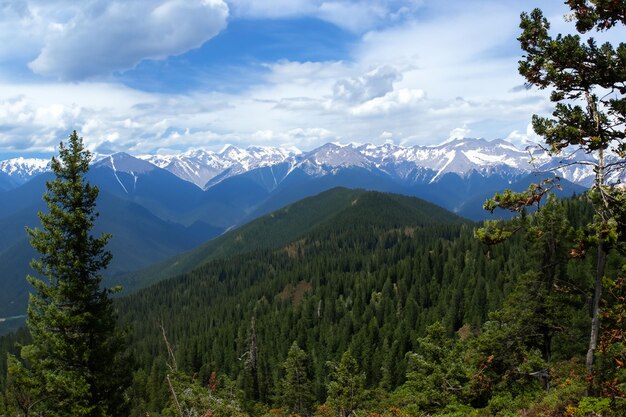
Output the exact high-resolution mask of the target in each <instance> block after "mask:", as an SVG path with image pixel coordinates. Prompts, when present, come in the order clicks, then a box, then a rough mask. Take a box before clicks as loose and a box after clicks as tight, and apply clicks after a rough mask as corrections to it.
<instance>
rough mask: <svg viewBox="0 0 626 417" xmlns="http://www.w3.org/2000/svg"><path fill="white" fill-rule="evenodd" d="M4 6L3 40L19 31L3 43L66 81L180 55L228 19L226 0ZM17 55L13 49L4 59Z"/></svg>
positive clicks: (45, 72) (33, 67)
mask: <svg viewBox="0 0 626 417" xmlns="http://www.w3.org/2000/svg"><path fill="white" fill-rule="evenodd" d="M0 11H2V12H3V14H4V15H6V16H9V15H12V16H13V17H14V19H12V20H10V19H5V20H9V21H10V22H11V23H10V24H9V26H8V27H3V28H2V29H0V40H8V39H9V38H10V37H11V36H12V33H14V32H17V33H18V36H17V39H13V42H5V43H3V44H4V45H11V44H14V45H15V44H16V45H17V47H18V48H22V49H24V50H25V51H26V52H24V53H23V54H25V55H27V56H32V57H33V58H34V59H33V60H32V61H31V62H30V63H29V67H30V69H31V70H32V71H33V72H35V73H37V74H42V75H51V76H54V77H57V78H60V79H64V80H82V79H86V78H90V77H98V76H102V75H108V74H111V73H112V72H115V71H123V70H127V69H130V68H133V67H134V66H136V65H137V64H138V63H139V62H141V61H142V60H145V59H163V58H166V57H168V56H172V55H178V54H182V53H184V52H186V51H189V50H190V49H193V48H197V47H199V46H201V45H202V44H203V43H204V42H206V41H207V40H209V39H211V38H212V37H214V36H215V35H216V34H218V33H219V32H220V31H221V30H222V29H223V28H224V27H225V26H226V20H227V18H228V6H227V5H226V3H224V2H223V1H222V0H186V1H183V0H142V1H122V0H115V1H107V0H90V1H84V2H69V1H64V0H55V1H48V2H43V1H37V0H31V1H30V2H29V3H26V2H25V1H20V7H19V8H18V9H17V11H16V10H15V8H14V7H13V8H11V9H10V10H9V9H7V8H2V9H0ZM18 13H19V18H18V19H15V17H16V15H17V14H18ZM17 26H19V28H18V27H17ZM15 49H17V48H15ZM16 54H17V52H16V51H9V52H7V55H9V56H8V57H6V56H5V57H4V58H5V59H8V58H15V55H16ZM0 57H1V56H0Z"/></svg>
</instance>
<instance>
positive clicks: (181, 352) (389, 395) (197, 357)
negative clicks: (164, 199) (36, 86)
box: [0, 0, 626, 417]
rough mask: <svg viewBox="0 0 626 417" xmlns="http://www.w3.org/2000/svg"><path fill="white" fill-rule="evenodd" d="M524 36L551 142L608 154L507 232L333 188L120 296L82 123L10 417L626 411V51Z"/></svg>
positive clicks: (61, 171)
mask: <svg viewBox="0 0 626 417" xmlns="http://www.w3.org/2000/svg"><path fill="white" fill-rule="evenodd" d="M567 4H568V5H569V6H570V8H571V11H572V15H571V16H570V19H572V20H573V21H575V23H576V28H577V30H578V32H579V34H580V35H584V34H585V33H587V32H589V31H591V30H598V31H607V30H611V29H612V28H614V27H615V26H620V25H621V26H623V25H624V24H626V14H625V11H626V6H625V5H624V4H623V2H615V1H610V0H598V1H595V2H587V1H582V0H581V1H578V0H571V1H568V2H567ZM520 28H521V30H522V33H521V35H520V38H519V41H520V45H521V47H522V50H523V51H524V55H523V57H522V60H521V61H520V64H519V71H520V74H522V75H523V76H524V77H525V79H526V81H527V83H528V87H529V88H530V87H535V88H540V89H548V90H549V91H550V92H551V100H552V102H553V104H554V112H553V114H552V117H548V118H546V117H540V116H534V117H533V128H534V130H535V132H536V133H537V134H539V135H541V136H542V137H543V138H544V140H545V147H546V151H547V152H549V153H550V154H552V155H562V152H564V150H566V149H572V148H575V149H577V150H579V151H582V152H584V153H594V155H597V156H598V158H597V163H596V162H594V163H593V164H595V165H594V167H593V168H594V171H595V173H596V176H595V180H594V184H593V186H592V187H591V189H590V190H589V191H588V192H586V193H584V194H582V195H572V196H571V197H570V198H567V199H562V200H558V199H557V198H556V197H555V196H554V194H553V191H555V190H556V188H558V187H559V185H558V178H557V179H554V178H550V179H548V180H545V181H542V182H540V183H538V184H531V185H530V186H529V187H528V189H527V190H526V191H523V192H513V191H510V190H507V191H504V192H502V193H498V194H496V195H494V196H493V198H491V199H489V200H487V201H486V202H485V205H484V208H485V209H486V210H488V211H491V212H497V211H503V212H511V213H513V218H512V219H510V220H489V221H485V222H483V223H473V222H469V221H467V220H465V219H462V218H460V217H458V216H456V215H454V214H453V213H450V212H448V211H446V210H444V209H441V208H439V207H437V206H435V205H433V204H430V203H427V202H425V201H422V200H420V199H417V198H412V197H404V196H399V195H394V194H385V193H379V192H373V191H364V190H349V189H345V188H335V189H332V190H330V191H326V192H324V193H322V194H319V195H317V196H315V197H312V198H310V199H308V200H303V201H302V202H299V203H296V204H293V205H290V206H287V207H285V208H283V209H281V210H278V211H276V212H274V213H271V214H269V215H268V216H266V217H264V218H261V219H259V220H257V221H256V222H252V223H250V224H249V225H247V226H243V227H241V228H240V229H235V230H233V231H231V232H230V233H228V234H225V235H224V236H223V237H222V238H220V239H218V240H216V241H215V242H217V243H212V244H208V245H206V246H202V247H200V248H198V249H197V250H196V252H194V253H193V256H187V257H181V258H177V259H178V260H177V261H174V262H175V263H176V262H183V260H184V265H178V266H176V265H174V266H172V265H169V266H168V268H172V269H170V270H175V269H176V268H177V267H180V269H179V271H181V272H179V273H178V274H176V275H175V276H170V277H168V278H166V279H163V278H165V277H162V276H157V275H158V274H156V273H155V276H154V277H150V276H149V277H145V276H144V277H142V278H141V280H145V281H141V282H139V281H137V282H135V286H136V287H137V288H139V287H143V288H141V289H137V290H136V291H135V292H132V293H129V294H121V296H119V297H115V298H114V293H116V292H118V291H119V288H112V289H107V288H103V286H102V285H101V280H102V276H101V274H100V271H101V270H102V269H103V268H105V267H106V266H107V265H108V263H109V261H110V260H111V255H110V253H109V252H107V251H106V244H107V242H108V240H109V239H111V236H109V235H106V234H104V235H101V236H92V235H91V234H90V232H91V229H92V227H93V224H94V222H95V221H96V218H97V207H96V201H97V196H98V189H97V187H93V186H91V185H90V184H88V183H87V182H86V181H85V174H86V172H87V171H88V170H89V163H90V161H91V155H90V153H89V152H88V151H86V150H85V148H84V146H83V143H82V139H81V138H79V137H78V135H77V133H76V132H74V133H73V134H72V135H71V136H70V139H69V141H68V142H67V144H62V145H61V147H60V156H59V157H58V158H55V159H54V160H53V163H52V169H53V172H54V174H55V179H54V180H52V181H50V182H49V183H48V185H47V189H46V194H45V195H44V201H45V202H46V203H47V205H48V209H49V212H47V213H43V214H40V220H41V228H33V229H28V234H29V236H30V238H31V243H32V245H33V247H34V248H35V249H36V250H37V252H38V253H39V255H40V257H39V258H38V259H36V260H35V261H34V262H33V264H32V266H33V268H34V269H35V271H37V272H38V273H39V276H42V277H44V278H37V277H29V278H28V280H29V282H30V283H31V285H32V286H33V287H34V289H33V292H32V295H31V298H30V302H29V310H28V319H27V327H26V328H24V329H20V330H19V331H17V332H16V333H13V334H10V335H7V336H4V337H2V338H0V351H1V352H2V357H3V358H6V360H2V361H1V362H0V390H1V393H2V395H1V397H0V415H5V416H94V417H95V416H98V417H103V416H126V415H128V416H136V417H139V416H154V417H157V416H171V417H175V416H180V417H186V416H216V417H217V416H253V417H260V416H266V417H270V416H271V417H287V416H294V415H297V416H302V417H310V416H318V417H331V416H339V417H351V416H354V417H362V416H368V417H378V416H402V417H426V416H440V417H444V416H446V417H461V416H470V417H472V416H473V417H482V416H485V417H486V416H500V417H509V416H526V417H531V416H537V417H539V416H546V417H557V416H559V417H560V416H563V417H587V416H601V417H619V416H625V415H626V192H625V189H624V187H623V184H614V183H613V184H612V183H608V181H607V179H606V176H605V173H607V172H610V171H614V170H621V169H624V162H623V160H624V158H626V143H625V140H626V131H624V125H625V124H626V98H624V96H625V91H626V85H625V83H626V45H625V44H624V43H621V44H619V45H618V46H617V47H613V46H612V45H611V44H610V43H606V44H603V45H598V44H596V43H595V41H594V40H593V39H590V40H586V39H583V38H581V36H580V35H566V36H562V35H558V36H556V37H552V36H551V35H550V33H549V29H550V22H549V21H548V20H547V19H546V18H545V17H544V15H543V13H542V12H541V11H540V10H538V9H535V10H534V11H532V12H531V13H523V14H522V16H521V24H520ZM607 91H609V93H608V94H605V93H606V92H607ZM609 152H612V153H614V154H616V155H618V156H619V157H620V158H621V162H618V163H614V162H610V163H609V162H606V161H607V160H605V153H609ZM585 163H587V164H591V162H589V161H586V162H585ZM555 187H556V188H555ZM312 207H313V208H312ZM307 219H308V221H307ZM311 219H315V220H314V221H313V220H311ZM113 238H114V237H113ZM220 244H221V245H222V246H219V245H220ZM163 265H165V264H163ZM183 266H184V268H183ZM162 268H165V266H162ZM138 276H141V275H138ZM136 279H139V278H136ZM141 283H143V285H140V284H141ZM147 284H151V285H147Z"/></svg>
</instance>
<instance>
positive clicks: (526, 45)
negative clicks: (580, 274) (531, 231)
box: [486, 0, 626, 372]
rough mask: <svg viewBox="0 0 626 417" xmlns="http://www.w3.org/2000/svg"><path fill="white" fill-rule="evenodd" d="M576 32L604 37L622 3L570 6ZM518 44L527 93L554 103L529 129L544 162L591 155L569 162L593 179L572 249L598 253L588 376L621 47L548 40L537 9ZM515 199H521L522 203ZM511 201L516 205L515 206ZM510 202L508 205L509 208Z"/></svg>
mask: <svg viewBox="0 0 626 417" xmlns="http://www.w3.org/2000/svg"><path fill="white" fill-rule="evenodd" d="M567 3H568V5H569V6H570V8H571V10H572V12H573V14H572V18H573V19H575V20H576V27H577V29H578V31H579V32H581V33H585V32H587V31H590V30H592V29H595V30H607V29H609V28H611V27H613V26H615V25H617V24H619V23H621V24H626V20H625V19H624V16H625V12H626V5H624V3H623V2H611V1H592V2H589V1H587V0H569V1H567ZM520 28H521V29H522V34H521V36H520V37H519V38H518V39H519V41H520V44H521V47H522V49H523V50H524V53H525V54H524V56H523V59H522V60H521V61H520V63H519V72H520V74H521V75H522V76H524V77H525V78H526V81H527V83H528V84H527V85H528V86H535V87H538V88H540V89H546V88H550V89H551V90H552V91H551V95H550V99H551V100H552V101H553V102H554V103H555V110H554V112H553V114H552V115H553V117H552V118H550V117H540V116H537V115H534V116H533V119H532V124H533V129H534V130H535V132H536V133H537V134H539V135H540V136H543V138H544V139H545V143H546V150H547V151H548V152H549V153H550V154H551V155H561V156H566V157H567V156H571V155H573V153H574V152H581V153H587V154H593V155H594V156H595V161H597V162H592V161H591V160H588V159H585V161H582V162H576V161H574V162H570V163H567V165H572V164H583V165H590V166H592V167H593V169H594V172H595V174H596V177H595V182H594V186H593V187H592V190H591V193H590V196H591V199H592V201H593V203H594V209H595V214H596V217H595V219H594V222H593V223H592V224H591V225H589V227H588V229H587V230H588V231H587V233H586V234H585V235H581V239H580V245H579V249H578V250H577V251H576V252H574V253H577V254H580V255H582V254H584V253H585V252H586V251H587V250H588V248H589V247H590V246H592V245H595V246H596V247H597V267H596V274H595V285H594V296H593V302H592V309H591V311H592V321H591V334H590V338H589V349H588V352H587V360H586V363H587V369H588V371H589V372H591V371H592V369H593V358H594V353H595V350H596V346H597V341H598V331H599V317H600V299H601V295H602V279H603V277H604V274H605V266H606V257H607V253H608V251H609V250H610V249H611V248H612V247H614V245H615V243H616V241H617V240H618V239H619V233H620V231H622V232H623V230H620V228H622V226H620V225H619V222H618V220H617V219H616V209H618V208H619V206H620V204H619V203H618V202H617V196H618V195H619V194H620V191H619V189H617V188H616V187H615V186H614V185H615V184H610V183H609V182H608V181H607V176H608V175H609V174H610V173H611V172H614V171H615V170H620V169H623V168H624V166H625V163H624V161H623V160H618V161H616V162H615V161H613V162H612V161H610V160H609V159H607V156H608V154H609V152H613V153H615V154H617V155H618V156H619V157H620V158H624V157H626V131H624V123H625V122H626V43H620V44H619V45H617V47H614V46H613V45H611V44H610V43H608V42H607V43H604V44H602V45H598V44H597V42H596V41H595V40H594V38H593V37H589V38H588V39H586V40H582V39H581V37H580V36H579V35H565V36H564V35H560V34H559V35H558V36H556V37H552V36H551V35H550V33H549V30H550V23H549V22H548V20H547V19H546V18H545V17H544V16H543V13H542V12H541V10H539V9H535V10H533V11H532V13H530V14H528V13H522V15H521V23H520ZM535 191H537V190H532V189H531V190H529V192H528V193H526V195H523V194H518V193H509V195H508V196H507V195H503V196H496V197H499V199H500V201H498V198H496V199H494V200H492V201H491V202H488V203H487V204H486V208H488V209H490V210H493V209H494V208H495V207H496V206H507V205H508V206H509V207H507V208H511V206H512V205H514V204H517V205H518V207H519V208H520V210H522V207H523V206H524V205H530V204H533V203H534V202H535V201H536V199H540V198H541V196H542V195H543V193H542V192H535ZM520 197H528V198H529V199H525V198H521V199H520ZM515 200H517V201H515ZM511 203H514V204H511Z"/></svg>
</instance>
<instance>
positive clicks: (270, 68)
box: [0, 0, 551, 154]
mask: <svg viewBox="0 0 626 417" xmlns="http://www.w3.org/2000/svg"><path fill="white" fill-rule="evenodd" d="M1 1H2V0H0V4H2V3H1ZM54 1H55V2H58V1H61V0H54ZM193 1H194V3H193V4H195V5H199V4H200V3H199V0H193ZM139 3H142V4H143V5H145V4H148V0H146V2H139ZM166 3H167V4H171V6H170V7H174V10H181V13H183V15H181V16H183V17H184V16H186V14H185V13H187V9H185V8H184V7H182V6H180V5H181V4H183V3H181V2H174V1H173V0H168V1H167V2H166V1H164V0H163V1H160V2H159V3H158V4H161V5H162V4H166ZM235 3H236V4H235ZM323 3H324V2H323V1H314V0H293V1H291V0H290V1H288V2H287V1H285V2H283V3H281V2H280V1H278V2H269V1H268V2H264V1H254V2H252V1H244V0H237V1H236V2H235V1H233V2H231V3H230V6H231V11H232V12H233V14H236V15H237V16H239V17H242V16H246V17H254V16H257V17H258V16H261V15H262V13H266V14H267V15H268V16H274V17H279V16H283V15H281V13H283V14H288V13H291V15H294V14H298V13H300V14H308V15H310V16H316V15H318V14H319V13H320V9H321V7H322V4H323ZM326 3H328V2H326ZM334 3H336V2H334ZM352 3H353V2H351V3H350V4H352ZM409 3H410V2H407V3H406V4H407V5H408V6H407V9H406V10H404V11H402V10H401V9H402V7H403V6H402V5H401V2H388V4H390V5H391V6H389V7H387V8H385V9H384V10H385V13H387V17H385V18H384V20H385V22H387V23H388V26H386V27H378V29H377V30H375V31H370V32H368V33H367V34H365V35H363V36H362V37H361V40H360V42H358V43H357V45H355V48H354V49H353V50H352V51H351V54H350V55H349V59H346V60H344V61H328V62H296V61H287V60H283V61H278V62H268V63H265V64H264V65H265V68H266V70H267V73H266V74H265V75H264V78H262V80H261V82H260V83H258V84H256V85H253V86H251V87H249V88H247V89H245V90H244V91H242V92H238V93H232V94H226V93H216V92H209V91H195V92H191V93H186V94H163V93H162V94H159V93H146V92H140V91H136V90H133V89H130V88H126V87H123V86H121V85H117V84H111V83H105V82H100V83H95V82H79V83H60V82H50V83H47V84H46V83H39V84H4V85H3V84H2V83H1V82H0V152H5V153H6V152H10V151H15V150H18V149H19V150H21V149H25V150H26V149H28V150H39V151H45V150H50V149H53V147H54V146H56V145H57V144H58V142H59V140H60V139H63V138H65V137H66V134H67V132H68V131H69V130H70V129H74V128H75V129H77V130H79V131H80V132H81V133H82V134H83V135H84V137H85V140H86V142H87V144H88V146H89V147H90V149H92V150H96V149H100V150H105V149H108V150H113V151H116V150H125V151H129V152H131V153H137V154H139V153H149V152H155V151H158V150H160V149H161V150H167V151H168V152H175V151H176V150H185V149H188V148H210V149H216V148H217V149H219V148H220V147H221V146H222V145H223V144H226V143H233V144H237V145H244V146H245V145H246V144H268V145H269V144H287V145H295V146H297V147H299V148H301V149H303V150H307V149H311V148H312V147H314V146H317V145H321V144H323V143H325V142H329V141H342V142H350V141H355V142H374V143H383V142H384V141H386V140H390V139H393V140H394V142H397V143H401V144H435V143H439V142H441V141H442V140H444V139H446V138H450V137H458V136H460V135H462V136H467V135H468V134H469V132H470V131H471V134H472V135H473V136H476V137H485V138H488V139H490V138H509V139H510V140H513V141H517V142H524V141H526V140H532V139H533V137H532V132H529V131H528V129H527V126H528V124H529V122H530V118H531V115H532V114H534V113H538V114H548V113H549V111H550V108H551V104H550V103H549V102H548V101H547V98H546V95H545V93H544V92H537V91H535V90H519V89H514V87H515V86H517V85H520V84H522V82H523V80H522V79H521V77H520V76H519V75H517V69H516V67H517V60H518V59H519V54H520V53H519V51H517V50H516V49H515V47H514V46H515V45H516V41H515V37H516V36H517V32H518V29H517V20H518V15H519V10H518V9H519V6H515V7H511V6H506V5H502V2H496V1H495V0H489V1H485V2H479V1H478V0H468V1H467V2H452V3H451V4H448V3H446V4H445V7H449V9H450V10H449V11H448V12H447V13H446V14H445V15H439V14H436V13H432V14H428V13H427V15H428V18H419V19H418V18H414V17H412V14H411V13H412V11H414V10H415V9H416V8H418V7H421V6H423V7H431V8H432V7H444V5H442V4H441V3H437V2H426V3H425V5H421V3H420V2H415V3H413V4H409ZM504 3H506V4H508V3H511V1H508V0H504ZM30 4H31V6H32V4H35V5H36V6H37V7H34V6H32V7H31V8H30V9H29V13H23V10H22V12H21V13H22V15H21V16H24V17H23V18H21V19H22V20H23V21H29V22H30V21H35V20H37V21H39V22H44V21H46V22H50V21H54V22H56V23H58V24H60V25H62V28H61V29H60V30H61V31H63V30H65V29H63V28H65V25H69V24H72V22H74V20H75V19H76V16H77V15H78V14H77V13H78V12H76V10H75V8H71V7H70V9H71V10H72V13H66V14H62V15H61V14H59V15H57V14H55V15H54V18H52V17H50V16H49V15H51V14H52V11H51V10H52V7H48V8H47V9H45V13H44V12H42V10H43V8H45V7H44V6H42V4H44V3H43V2H40V3H32V0H31V3H30ZM67 4H74V5H76V3H70V2H69V0H68V3H67ZM89 4H91V5H92V6H94V7H95V5H100V6H101V7H104V8H103V9H101V10H91V9H89V8H84V10H83V9H81V10H83V11H81V12H80V13H92V14H93V15H94V16H96V17H97V16H103V14H104V15H105V16H108V15H111V13H112V12H110V11H107V10H108V9H107V8H108V7H109V6H110V5H111V4H116V3H106V2H93V1H92V2H90V3H89ZM129 4H132V7H140V6H138V5H137V4H135V3H129ZM149 4H152V5H155V4H156V3H155V1H153V0H149ZM186 4H191V3H186ZM213 4H218V2H214V3H213ZM372 4H374V5H381V4H383V5H384V4H385V2H382V1H381V2H378V1H374V2H373V3H372ZM244 6H245V7H244ZM73 7H78V6H73ZM141 7H147V6H141ZM177 7H182V8H181V9H177ZM185 7H187V6H185ZM198 7H200V6H198ZM246 7H247V9H246ZM290 7H291V9H290ZM326 7H328V6H326ZM0 13H2V9H0ZM6 13H7V14H8V13H9V12H6ZM10 13H12V16H14V17H15V19H13V20H14V21H15V22H20V21H21V20H20V19H19V18H18V17H16V16H18V14H16V13H17V12H15V11H14V10H11V11H10ZM46 13H47V14H46ZM107 13H108V15H107ZM246 13H247V14H246ZM336 13H337V16H338V15H339V12H336ZM394 13H396V14H397V16H395V15H394ZM157 14H158V13H157ZM174 14H175V13H174ZM183 17H179V18H180V19H183ZM0 18H1V17H0ZM325 18H326V19H330V17H328V16H327V17H325ZM381 19H383V18H381ZM394 19H395V20H394ZM96 20H97V19H96ZM109 21H111V20H109ZM389 22H394V24H391V23H389ZM96 23H97V25H96V26H97V27H100V29H98V30H101V29H102V28H101V27H102V25H103V24H102V23H98V22H96ZM192 23H193V24H196V23H197V22H196V21H195V20H192ZM16 24H17V23H16ZM19 24H23V23H19ZM198 24H199V23H198ZM372 24H373V23H372ZM142 25H143V26H142ZM139 26H141V27H140V28H136V29H137V30H145V29H146V28H147V27H148V26H150V25H149V24H148V23H146V24H145V25H144V23H141V24H140V25H139ZM192 26H193V25H192ZM142 28H143V29H142ZM486 28H489V30H486ZM51 30H53V29H46V31H51ZM54 30H56V29H54ZM81 30H87V29H85V28H83V29H81ZM94 30H96V29H94ZM129 30H130V29H129ZM181 30H183V29H181ZM2 31H3V29H2V28H0V36H2V33H3V32H2ZM176 33H178V32H176ZM183 35H184V36H183ZM183 35H180V37H176V36H174V40H173V41H172V44H176V43H177V42H178V41H177V40H176V39H182V38H185V39H191V38H193V36H192V35H193V34H188V33H187V32H184V33H183ZM115 36H117V35H115V34H112V35H111V37H110V39H113V38H115ZM110 39H109V40H110ZM146 39H147V41H146V42H147V44H150V42H151V40H152V39H153V38H152V37H150V36H147V38H146ZM107 42H108V40H107V41H106V42H104V43H105V44H106V43H107ZM189 45H191V43H189ZM189 45H188V46H189ZM511 45H513V48H512V47H511ZM75 46H76V48H78V47H79V45H78V43H77V44H76V45H75ZM146 48H148V47H147V46H146ZM168 48H169V47H168ZM0 49H2V48H0ZM146 50H148V49H144V52H145V51H146ZM68 51H69V50H68ZM68 51H66V52H67V53H69V52H68ZM0 53H1V52H0ZM139 55H141V54H139ZM139 55H137V56H139ZM143 55H146V54H145V53H144V54H143ZM144 58H145V57H144ZM144 58H142V59H144ZM59 65H60V64H59ZM109 67H110V66H109ZM59 71H60V70H59ZM64 71H70V70H69V69H67V68H66V69H64ZM108 71H110V69H109V70H108ZM381 132H383V133H382V134H381ZM24 138H27V139H24Z"/></svg>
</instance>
